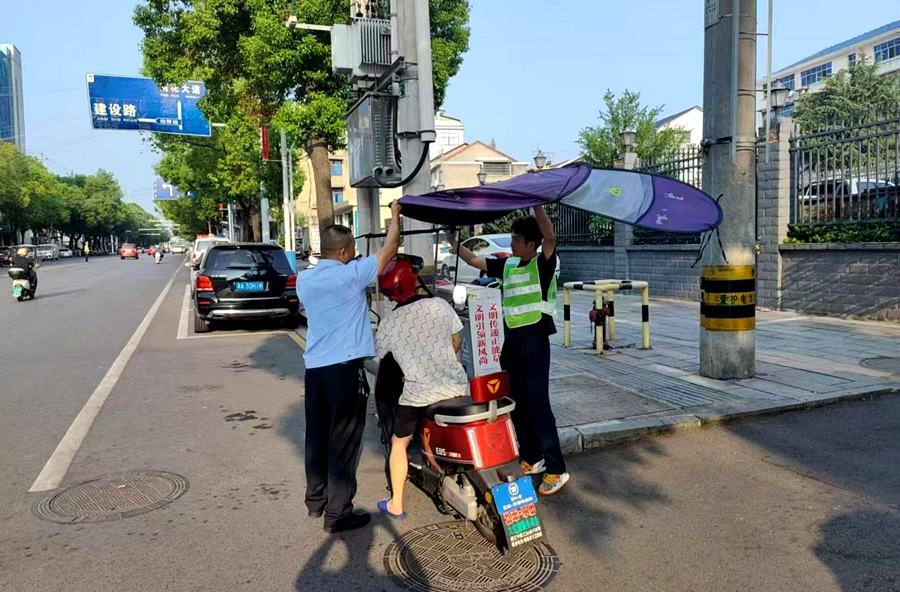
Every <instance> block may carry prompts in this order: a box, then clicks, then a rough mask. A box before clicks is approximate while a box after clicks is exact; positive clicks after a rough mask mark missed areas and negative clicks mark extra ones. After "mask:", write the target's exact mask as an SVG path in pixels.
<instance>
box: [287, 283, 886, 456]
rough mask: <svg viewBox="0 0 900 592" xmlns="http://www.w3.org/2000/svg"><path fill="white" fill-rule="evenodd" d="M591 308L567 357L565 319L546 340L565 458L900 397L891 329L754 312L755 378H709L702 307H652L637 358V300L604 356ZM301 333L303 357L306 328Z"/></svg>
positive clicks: (584, 311) (585, 302) (576, 301)
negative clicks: (704, 368) (646, 341)
mask: <svg viewBox="0 0 900 592" xmlns="http://www.w3.org/2000/svg"><path fill="white" fill-rule="evenodd" d="M592 303H593V294H589V293H584V292H575V293H574V294H573V296H572V347H571V348H570V349H566V348H564V347H563V334H562V333H563V332H562V321H561V320H559V322H558V323H557V325H558V327H557V328H558V332H557V334H556V335H554V336H553V337H552V338H551V340H550V342H551V346H550V347H551V364H550V397H551V400H552V402H553V411H554V413H555V415H556V425H557V427H558V429H559V434H560V441H561V443H562V446H563V452H565V453H566V454H572V453H577V452H581V451H583V450H587V449H590V448H598V447H601V446H608V445H611V444H616V443H618V442H624V441H627V440H633V439H635V438H640V437H643V436H647V435H650V434H659V433H665V432H671V431H675V430H678V429H684V428H695V427H699V426H701V425H704V424H707V423H713V422H719V421H727V420H729V419H736V418H738V417H745V416H750V415H760V414H766V413H777V412H780V411H789V410H794V409H803V408H807V407H816V406H819V405H826V404H828V403H833V402H836V401H840V400H850V399H856V398H862V397H865V396H873V395H880V394H888V393H894V392H898V393H900V324H897V323H889V322H878V321H852V320H845V319H836V318H829V317H810V316H802V315H798V314H795V313H790V312H775V311H761V310H758V311H757V317H756V319H757V328H756V360H757V362H756V370H757V373H756V377H755V378H751V379H746V380H714V379H711V378H705V377H703V376H700V375H699V374H698V366H699V339H700V337H699V334H700V321H699V318H700V311H699V308H700V305H699V304H698V303H694V302H686V301H683V300H667V299H659V298H654V299H651V303H650V332H651V336H650V343H651V346H652V349H650V350H643V349H640V344H641V321H640V319H641V300H640V296H639V295H637V294H634V295H631V294H627V293H623V292H620V293H618V294H617V295H616V340H615V342H614V343H615V344H616V345H621V344H624V345H625V347H617V348H616V349H613V350H612V351H607V353H606V354H605V355H603V356H602V357H601V356H597V355H596V353H595V352H594V349H593V348H592V347H591V340H592V331H593V327H592V326H591V325H590V323H589V322H588V311H589V310H590V309H591V305H592ZM560 308H561V305H560ZM558 319H562V314H561V313H560V314H559V315H558ZM297 334H298V336H300V340H298V343H300V345H301V347H303V348H304V349H305V347H306V344H305V337H306V327H301V328H300V329H299V330H298V331H297ZM367 369H368V370H369V371H370V372H372V371H373V370H374V366H370V365H367ZM371 382H372V383H373V385H374V376H373V377H372V380H371Z"/></svg>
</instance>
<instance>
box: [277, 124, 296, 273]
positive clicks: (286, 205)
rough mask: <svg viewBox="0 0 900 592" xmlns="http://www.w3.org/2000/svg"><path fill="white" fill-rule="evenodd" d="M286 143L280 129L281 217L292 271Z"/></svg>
mask: <svg viewBox="0 0 900 592" xmlns="http://www.w3.org/2000/svg"><path fill="white" fill-rule="evenodd" d="M288 158H289V156H288V145H287V134H286V133H285V132H284V130H281V188H282V192H281V193H282V195H283V196H284V203H283V204H282V208H283V210H282V218H283V219H284V220H283V222H284V252H285V255H287V258H288V262H289V263H290V264H291V267H292V268H293V269H294V271H296V270H297V260H296V258H295V253H294V240H293V239H294V237H293V234H292V233H291V182H290V178H291V177H290V172H289V171H288Z"/></svg>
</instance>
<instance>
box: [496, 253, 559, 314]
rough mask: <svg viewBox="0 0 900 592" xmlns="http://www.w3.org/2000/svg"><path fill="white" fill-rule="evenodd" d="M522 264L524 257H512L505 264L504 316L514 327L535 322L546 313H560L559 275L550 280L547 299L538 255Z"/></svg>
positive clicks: (539, 255)
mask: <svg viewBox="0 0 900 592" xmlns="http://www.w3.org/2000/svg"><path fill="white" fill-rule="evenodd" d="M542 256H543V255H541V254H540V253H538V254H537V256H536V257H535V258H534V259H532V260H531V261H529V262H528V263H527V264H526V265H525V267H519V266H518V265H519V262H520V261H521V259H520V258H519V257H510V258H508V259H507V260H506V265H505V266H504V267H503V319H504V321H505V322H506V326H507V327H509V328H510V329H515V328H517V327H526V326H528V325H534V324H535V323H537V322H538V321H540V320H541V315H542V314H548V315H550V316H556V277H555V276H554V277H553V279H552V280H551V281H550V288H549V289H548V290H547V300H544V298H543V295H542V294H541V277H540V275H539V274H538V260H537V258H538V257H542Z"/></svg>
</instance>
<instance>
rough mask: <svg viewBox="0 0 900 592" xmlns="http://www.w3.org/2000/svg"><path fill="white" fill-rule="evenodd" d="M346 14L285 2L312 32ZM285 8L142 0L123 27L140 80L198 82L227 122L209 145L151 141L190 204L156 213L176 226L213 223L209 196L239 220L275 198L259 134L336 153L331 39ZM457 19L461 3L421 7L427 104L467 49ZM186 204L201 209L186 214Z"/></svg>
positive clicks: (344, 0) (339, 8)
mask: <svg viewBox="0 0 900 592" xmlns="http://www.w3.org/2000/svg"><path fill="white" fill-rule="evenodd" d="M349 5H350V2H349V0H295V1H294V2H291V6H292V7H293V10H294V15H295V16H296V17H297V19H298V20H299V21H300V22H303V23H309V24H318V25H332V24H334V23H335V22H344V21H346V19H347V15H349V12H350V10H349V9H350V6H349ZM285 6H286V4H285V2H284V1H283V0H143V1H142V2H141V3H140V4H139V5H138V6H137V7H136V8H135V11H134V22H135V24H136V25H137V26H138V27H139V28H140V29H141V30H142V31H143V32H144V39H143V42H142V45H141V47H142V51H143V54H144V71H145V73H146V74H147V75H149V76H151V77H152V78H154V79H155V80H156V81H157V82H158V83H160V84H165V83H183V82H184V81H186V80H190V79H199V80H202V81H203V82H204V83H205V84H206V87H207V91H208V94H207V96H206V97H205V98H204V99H203V100H202V101H201V103H200V106H201V109H202V110H203V112H204V114H205V115H206V117H207V118H208V119H209V120H210V121H213V122H217V123H225V124H226V127H225V128H217V129H216V130H215V133H214V134H213V138H211V139H209V140H203V139H201V140H197V139H190V138H183V137H180V136H170V137H167V138H162V137H160V136H159V135H157V136H156V137H155V138H154V139H153V145H154V147H155V148H157V149H158V150H159V151H161V152H162V153H163V155H164V156H163V159H162V161H161V162H160V164H159V166H158V167H157V171H158V172H159V173H160V175H162V176H163V178H165V179H166V180H167V181H170V182H173V183H175V184H177V185H178V187H179V188H180V189H182V190H184V191H191V192H193V193H194V195H195V197H196V198H198V199H195V200H193V201H192V202H182V203H181V204H177V205H176V204H171V205H163V206H162V207H163V208H165V211H167V215H171V216H173V219H174V220H176V221H177V222H179V223H181V224H182V225H189V226H192V225H195V224H196V225H199V222H200V221H201V219H202V218H204V217H205V216H209V215H214V212H212V211H211V210H210V209H209V208H208V207H207V206H208V202H209V199H214V200H216V201H219V202H223V201H226V202H227V201H237V202H238V203H240V204H241V205H242V206H243V207H242V210H243V211H248V212H249V211H251V210H252V208H253V204H252V202H253V198H254V196H255V195H256V194H257V193H258V192H259V187H260V185H261V184H262V185H263V186H264V187H265V192H266V193H267V194H269V195H270V196H276V195H281V175H280V168H279V167H278V164H277V163H273V164H272V165H270V164H269V163H263V162H261V159H260V153H259V140H258V128H259V127H260V126H261V125H268V124H273V125H275V126H276V129H281V130H284V131H285V132H286V133H287V134H288V136H289V139H290V142H291V144H293V145H296V146H298V147H302V148H303V149H306V150H307V152H310V154H311V153H312V151H313V149H316V148H317V149H320V150H321V149H323V148H327V150H329V151H334V150H339V149H341V148H343V147H344V146H345V122H344V113H345V111H346V107H347V102H348V100H349V99H350V89H349V85H348V83H347V81H346V79H345V78H344V77H342V76H335V75H334V74H332V72H331V47H330V39H329V38H328V35H327V34H323V33H321V32H316V31H308V30H302V29H288V28H287V27H285V26H284V18H285V12H284V11H285ZM468 18H469V4H468V2H467V0H431V24H432V34H433V40H432V50H433V52H434V81H435V99H436V104H437V105H439V104H440V102H441V101H443V97H444V94H445V89H446V86H447V83H448V81H449V79H450V77H451V76H453V75H454V74H455V73H456V72H457V71H458V70H459V67H460V65H461V63H462V57H461V56H462V53H463V52H465V51H466V50H467V49H468V37H469V32H468ZM271 137H272V138H273V140H274V138H277V134H272V135H271ZM276 145H277V141H273V142H272V153H273V154H275V155H276V156H271V157H270V158H273V159H275V158H277V154H278V149H277V147H276ZM318 156H319V157H320V158H319V159H318V160H322V158H321V155H318ZM325 158H326V160H327V157H325ZM319 168H322V167H319ZM188 169H191V170H190V171H189V170H188ZM315 170H316V171H317V172H316V177H317V178H316V179H315V181H317V182H318V183H321V184H322V186H324V185H325V184H328V183H330V174H329V172H328V171H327V170H324V171H318V170H317V169H315ZM322 176H324V177H327V179H325V178H322V179H319V178H318V177H322ZM295 187H297V188H298V189H299V184H298V183H296V182H295ZM329 187H330V186H329ZM327 193H329V194H330V190H329V191H328V192H327ZM327 197H328V200H330V195H328V196H327ZM204 200H206V202H205V201H204ZM191 203H193V204H194V205H195V206H196V207H197V208H198V209H199V210H200V211H199V212H197V213H190V212H188V208H187V207H186V206H189V205H190V204H191ZM328 203H330V201H329V202H328ZM209 221H210V220H207V222H209Z"/></svg>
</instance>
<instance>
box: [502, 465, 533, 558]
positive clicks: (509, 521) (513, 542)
mask: <svg viewBox="0 0 900 592" xmlns="http://www.w3.org/2000/svg"><path fill="white" fill-rule="evenodd" d="M491 494H492V495H493V497H494V506H495V507H496V508H497V513H498V514H499V515H500V522H501V523H502V524H503V530H504V531H505V532H506V540H507V541H509V550H510V551H512V550H514V549H516V548H519V547H522V546H525V545H532V544H534V543H535V542H538V541H540V540H541V539H543V538H544V526H543V524H542V523H541V519H540V517H539V516H538V513H537V493H536V492H535V491H534V483H533V482H532V481H531V477H530V476H526V477H522V478H520V479H519V480H518V481H513V482H512V483H501V484H500V485H495V486H494V487H492V488H491Z"/></svg>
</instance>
